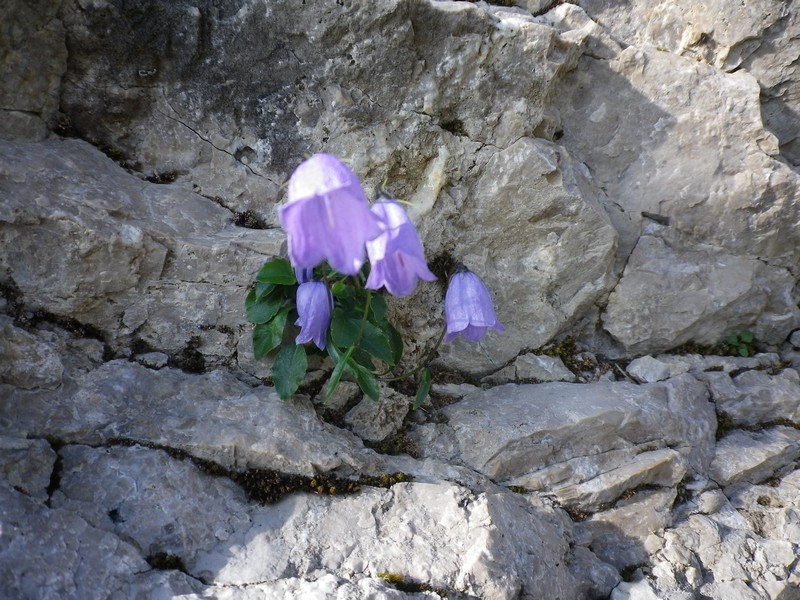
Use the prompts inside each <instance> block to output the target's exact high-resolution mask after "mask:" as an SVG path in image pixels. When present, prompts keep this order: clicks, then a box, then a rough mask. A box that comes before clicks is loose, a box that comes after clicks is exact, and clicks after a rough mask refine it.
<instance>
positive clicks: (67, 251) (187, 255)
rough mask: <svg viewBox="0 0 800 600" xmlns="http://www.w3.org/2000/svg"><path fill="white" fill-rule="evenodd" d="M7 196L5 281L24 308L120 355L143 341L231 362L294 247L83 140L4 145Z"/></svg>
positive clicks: (2, 175) (1, 235)
mask: <svg viewBox="0 0 800 600" xmlns="http://www.w3.org/2000/svg"><path fill="white" fill-rule="evenodd" d="M0 193H2V195H3V196H4V197H5V198H6V203H5V207H6V210H5V211H4V213H3V215H2V217H0V240H2V243H3V245H4V246H5V247H7V248H9V252H7V253H4V254H3V256H2V257H0V277H2V278H3V280H4V282H5V283H6V284H7V285H9V286H11V287H13V288H14V289H15V290H16V292H15V293H16V294H17V298H18V302H21V303H22V304H23V305H24V307H25V308H26V309H27V310H29V311H40V312H43V313H49V314H52V315H55V316H57V317H68V318H70V319H73V320H76V321H78V322H79V323H81V324H84V325H88V326H91V327H92V328H93V329H94V330H95V331H99V332H100V335H102V336H103V337H104V338H105V340H106V341H107V342H108V343H109V344H111V345H112V347H113V348H114V350H115V351H116V352H119V353H121V354H125V353H126V352H127V348H128V347H129V346H130V345H132V344H134V342H135V343H138V344H139V345H142V344H144V345H145V346H149V347H152V348H155V349H159V350H163V351H165V352H168V353H169V354H171V355H173V356H177V355H179V354H180V353H181V352H186V351H187V349H188V350H191V351H192V352H196V353H199V354H201V355H202V356H203V357H204V360H205V359H206V358H207V359H208V363H209V366H211V365H213V364H220V363H226V364H230V363H231V362H232V356H233V354H234V352H235V349H236V343H237V340H238V338H239V336H240V335H241V334H242V330H243V327H244V296H245V295H246V290H247V287H248V286H249V285H250V283H251V282H252V280H253V277H254V274H255V273H256V272H257V271H258V269H259V268H260V266H261V264H262V263H263V262H264V260H266V259H267V258H270V257H271V256H275V255H277V254H279V253H280V251H281V248H282V246H283V244H284V240H285V238H284V236H283V235H282V234H281V233H279V232H277V231H269V230H252V229H243V228H239V227H236V226H235V225H234V224H233V223H232V220H233V219H232V214H231V212H230V211H228V210H226V209H224V208H223V207H221V206H219V204H217V203H215V202H213V201H211V200H209V199H207V198H203V197H202V196H199V195H197V194H193V193H191V192H188V191H186V190H184V189H182V188H180V187H176V186H173V185H156V184H153V183H149V182H146V181H142V180H141V179H140V178H138V177H135V176H133V175H131V174H129V173H126V172H125V171H123V170H122V169H121V168H120V167H119V166H118V165H116V164H114V163H113V162H112V161H111V160H110V159H108V158H107V157H105V156H103V155H102V153H100V152H99V151H97V150H96V149H95V148H92V147H91V146H89V145H88V144H86V143H85V142H80V141H76V140H57V141H47V142H41V143H22V142H16V143H15V142H8V141H0ZM45 198H46V199H47V200H46V201H45V200H43V199H45ZM46 247H49V248H59V251H58V252H49V253H44V252H42V248H46ZM248 334H249V331H248Z"/></svg>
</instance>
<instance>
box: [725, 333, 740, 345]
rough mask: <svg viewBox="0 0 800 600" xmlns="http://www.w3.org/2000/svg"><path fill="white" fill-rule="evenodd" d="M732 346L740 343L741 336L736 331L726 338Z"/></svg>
mask: <svg viewBox="0 0 800 600" xmlns="http://www.w3.org/2000/svg"><path fill="white" fill-rule="evenodd" d="M726 341H727V342H728V343H729V344H730V345H731V346H737V345H738V344H739V336H738V335H736V334H735V333H732V334H730V335H729V336H728V339H727V340H726Z"/></svg>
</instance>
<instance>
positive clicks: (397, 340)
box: [383, 321, 403, 365]
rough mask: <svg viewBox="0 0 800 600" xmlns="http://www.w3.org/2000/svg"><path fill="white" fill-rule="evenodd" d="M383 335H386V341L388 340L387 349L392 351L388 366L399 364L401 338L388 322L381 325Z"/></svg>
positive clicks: (401, 354) (401, 348)
mask: <svg viewBox="0 0 800 600" xmlns="http://www.w3.org/2000/svg"><path fill="white" fill-rule="evenodd" d="M383 333H384V335H386V339H388V340H389V347H390V348H391V349H392V362H390V363H389V364H390V365H397V364H400V359H402V358H403V336H401V335H400V332H399V331H397V329H395V328H394V326H393V325H392V324H391V323H389V321H386V323H384V324H383Z"/></svg>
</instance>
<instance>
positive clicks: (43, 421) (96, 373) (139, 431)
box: [0, 360, 379, 475]
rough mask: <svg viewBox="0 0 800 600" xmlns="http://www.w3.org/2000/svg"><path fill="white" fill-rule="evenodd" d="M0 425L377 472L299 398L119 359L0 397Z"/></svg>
mask: <svg viewBox="0 0 800 600" xmlns="http://www.w3.org/2000/svg"><path fill="white" fill-rule="evenodd" d="M65 407H70V408H69V410H65ZM0 428H2V430H10V431H14V432H18V433H17V434H18V435H19V434H22V435H32V436H38V437H43V436H45V435H48V434H52V435H56V436H58V437H59V438H61V439H63V440H65V441H70V442H78V443H86V444H93V445H96V444H101V443H104V442H108V441H110V440H114V439H118V438H124V439H130V440H134V441H140V442H143V443H148V444H156V445H161V446H167V447H171V448H177V449H182V450H185V451H186V452H188V453H190V454H192V455H194V456H197V457H199V458H204V459H208V460H213V461H215V462H217V463H219V464H222V465H224V466H226V467H228V468H236V469H240V470H242V469H247V468H256V467H257V468H265V469H273V470H276V471H282V472H286V473H298V474H307V475H314V474H315V473H317V472H320V471H331V470H335V469H341V470H343V471H345V472H346V471H348V470H355V471H363V470H366V471H369V470H370V465H372V468H379V467H377V463H378V462H379V461H377V460H376V459H375V458H374V453H372V452H371V451H367V450H365V449H364V448H363V446H362V445H361V442H360V441H359V440H358V439H357V438H356V437H355V436H353V435H352V434H350V433H348V432H344V431H342V430H339V429H336V428H333V427H331V426H329V425H327V424H325V423H323V422H321V421H320V420H319V419H318V418H317V416H316V414H315V413H314V410H313V409H312V408H311V406H310V403H308V402H307V401H304V400H302V399H297V400H295V401H287V402H283V401H281V400H280V399H279V398H278V397H277V395H276V394H275V392H274V390H272V389H271V388H266V387H261V388H251V387H250V386H249V385H247V384H244V383H242V382H240V381H238V380H237V379H236V378H235V377H233V376H232V375H230V374H228V373H225V372H223V371H213V372H211V373H208V374H205V375H191V374H186V373H183V372H181V371H178V370H176V369H170V368H165V369H161V370H160V371H153V370H151V369H147V368H145V367H143V366H140V365H138V364H136V363H131V362H128V361H122V360H118V361H111V362H108V363H105V364H103V365H102V366H101V367H99V368H97V369H95V370H93V371H89V372H88V373H86V374H84V375H82V376H81V377H80V378H79V379H78V380H76V381H75V382H72V384H71V385H68V386H64V387H62V388H61V389H59V390H54V391H51V392H48V391H40V392H37V393H33V392H24V391H17V392H13V391H12V392H11V393H10V394H7V395H0Z"/></svg>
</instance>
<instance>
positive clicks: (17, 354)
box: [0, 315, 64, 389]
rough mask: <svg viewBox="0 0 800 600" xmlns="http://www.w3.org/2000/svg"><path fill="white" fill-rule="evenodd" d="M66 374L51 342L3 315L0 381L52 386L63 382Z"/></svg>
mask: <svg viewBox="0 0 800 600" xmlns="http://www.w3.org/2000/svg"><path fill="white" fill-rule="evenodd" d="M63 373H64V365H62V364H61V358H60V357H59V355H58V352H56V350H55V349H54V348H53V347H52V346H51V345H50V344H48V343H47V342H44V341H42V340H39V339H37V338H36V337H35V336H33V335H31V334H30V333H28V332H26V331H25V330H23V329H20V328H18V327H15V326H14V323H13V322H12V320H11V319H9V318H7V317H4V316H2V315H0V382H5V383H10V384H12V385H14V386H16V387H20V388H24V389H32V388H36V387H44V388H51V389H52V388H54V387H57V386H58V385H60V384H61V376H62V375H63Z"/></svg>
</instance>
